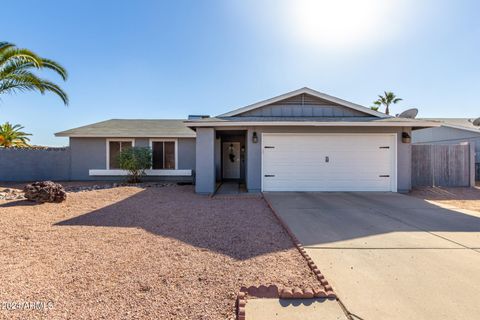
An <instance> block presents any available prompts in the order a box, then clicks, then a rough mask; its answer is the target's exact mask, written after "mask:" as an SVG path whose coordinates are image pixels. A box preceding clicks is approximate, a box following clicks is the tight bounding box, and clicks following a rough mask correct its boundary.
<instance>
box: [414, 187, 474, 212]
mask: <svg viewBox="0 0 480 320" xmlns="http://www.w3.org/2000/svg"><path fill="white" fill-rule="evenodd" d="M411 195H413V196H415V197H417V198H421V199H425V200H429V201H434V202H438V203H441V204H445V205H449V206H453V207H457V208H460V209H468V210H474V211H478V212H480V187H474V188H439V187H433V188H431V187H428V188H418V189H414V190H413V191H412V192H411Z"/></svg>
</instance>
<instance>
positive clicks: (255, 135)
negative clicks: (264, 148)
mask: <svg viewBox="0 0 480 320" xmlns="http://www.w3.org/2000/svg"><path fill="white" fill-rule="evenodd" d="M252 142H253V143H257V142H258V136H257V132H256V131H253V134H252Z"/></svg>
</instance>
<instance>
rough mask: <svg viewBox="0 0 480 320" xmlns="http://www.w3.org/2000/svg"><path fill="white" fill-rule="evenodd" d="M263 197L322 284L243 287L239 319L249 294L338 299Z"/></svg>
mask: <svg viewBox="0 0 480 320" xmlns="http://www.w3.org/2000/svg"><path fill="white" fill-rule="evenodd" d="M262 198H263V199H264V200H265V202H266V203H267V205H268V207H269V208H270V210H271V211H272V213H273V215H274V216H275V218H276V219H277V220H278V222H279V223H280V225H281V226H282V227H283V228H284V229H285V231H286V232H287V234H288V235H289V236H290V238H291V239H292V241H293V244H294V245H295V247H296V248H297V250H298V251H299V252H300V254H301V255H302V257H303V258H304V259H305V260H306V262H307V265H308V267H309V268H310V270H312V272H313V273H314V274H315V277H316V278H317V280H318V282H319V283H320V285H319V286H318V287H314V288H300V287H293V288H290V287H278V286H276V285H270V286H268V287H267V286H264V285H260V286H258V287H256V286H250V287H248V288H247V287H242V288H240V292H239V293H238V295H237V302H236V307H237V320H245V319H246V313H245V307H246V304H247V296H251V297H254V298H281V299H312V298H324V299H331V300H336V299H338V297H337V295H336V293H335V292H334V291H333V288H332V286H331V285H330V284H329V283H328V281H327V279H325V276H324V275H323V274H322V272H321V271H320V269H319V268H318V267H317V265H316V264H315V262H314V261H313V260H312V258H311V257H310V256H309V255H308V253H307V251H306V250H305V248H304V247H303V245H302V243H301V242H300V241H299V240H298V238H297V237H296V236H295V234H294V233H293V232H292V230H291V229H290V227H289V226H288V225H287V224H286V223H285V222H284V221H283V219H282V218H281V217H280V216H279V215H278V214H277V212H276V211H275V210H274V209H273V207H272V205H271V204H270V202H269V201H268V200H267V199H266V198H265V197H264V196H263V194H262Z"/></svg>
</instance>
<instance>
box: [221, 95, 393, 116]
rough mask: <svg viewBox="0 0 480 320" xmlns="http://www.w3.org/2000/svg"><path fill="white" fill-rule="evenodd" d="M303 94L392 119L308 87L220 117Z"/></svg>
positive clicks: (237, 113)
mask: <svg viewBox="0 0 480 320" xmlns="http://www.w3.org/2000/svg"><path fill="white" fill-rule="evenodd" d="M301 94H308V95H311V96H314V97H317V98H319V99H323V100H326V101H329V102H331V103H334V104H337V105H340V106H344V107H347V108H350V109H354V110H357V111H360V112H363V113H366V114H370V115H372V116H375V117H379V118H388V117H390V116H388V115H386V114H384V113H382V112H378V111H375V110H372V109H370V108H366V107H364V106H361V105H359V104H356V103H353V102H349V101H346V100H343V99H340V98H336V97H333V96H330V95H328V94H325V93H322V92H319V91H316V90H313V89H310V88H307V87H304V88H300V89H298V90H294V91H291V92H288V93H285V94H282V95H279V96H276V97H273V98H270V99H267V100H263V101H260V102H257V103H254V104H251V105H249V106H246V107H243V108H238V109H235V110H233V111H230V112H227V113H224V114H221V115H219V116H218V117H219V118H223V117H233V116H236V115H239V114H241V113H245V112H247V111H250V110H253V109H258V108H261V107H264V106H267V105H269V104H273V103H276V102H279V101H282V100H285V99H289V98H292V97H294V96H298V95H301Z"/></svg>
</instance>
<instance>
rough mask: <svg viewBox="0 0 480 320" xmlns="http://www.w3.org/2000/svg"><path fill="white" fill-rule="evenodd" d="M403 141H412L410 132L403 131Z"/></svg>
mask: <svg viewBox="0 0 480 320" xmlns="http://www.w3.org/2000/svg"><path fill="white" fill-rule="evenodd" d="M402 142H403V143H410V142H412V138H411V137H410V135H409V134H408V132H402Z"/></svg>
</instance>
